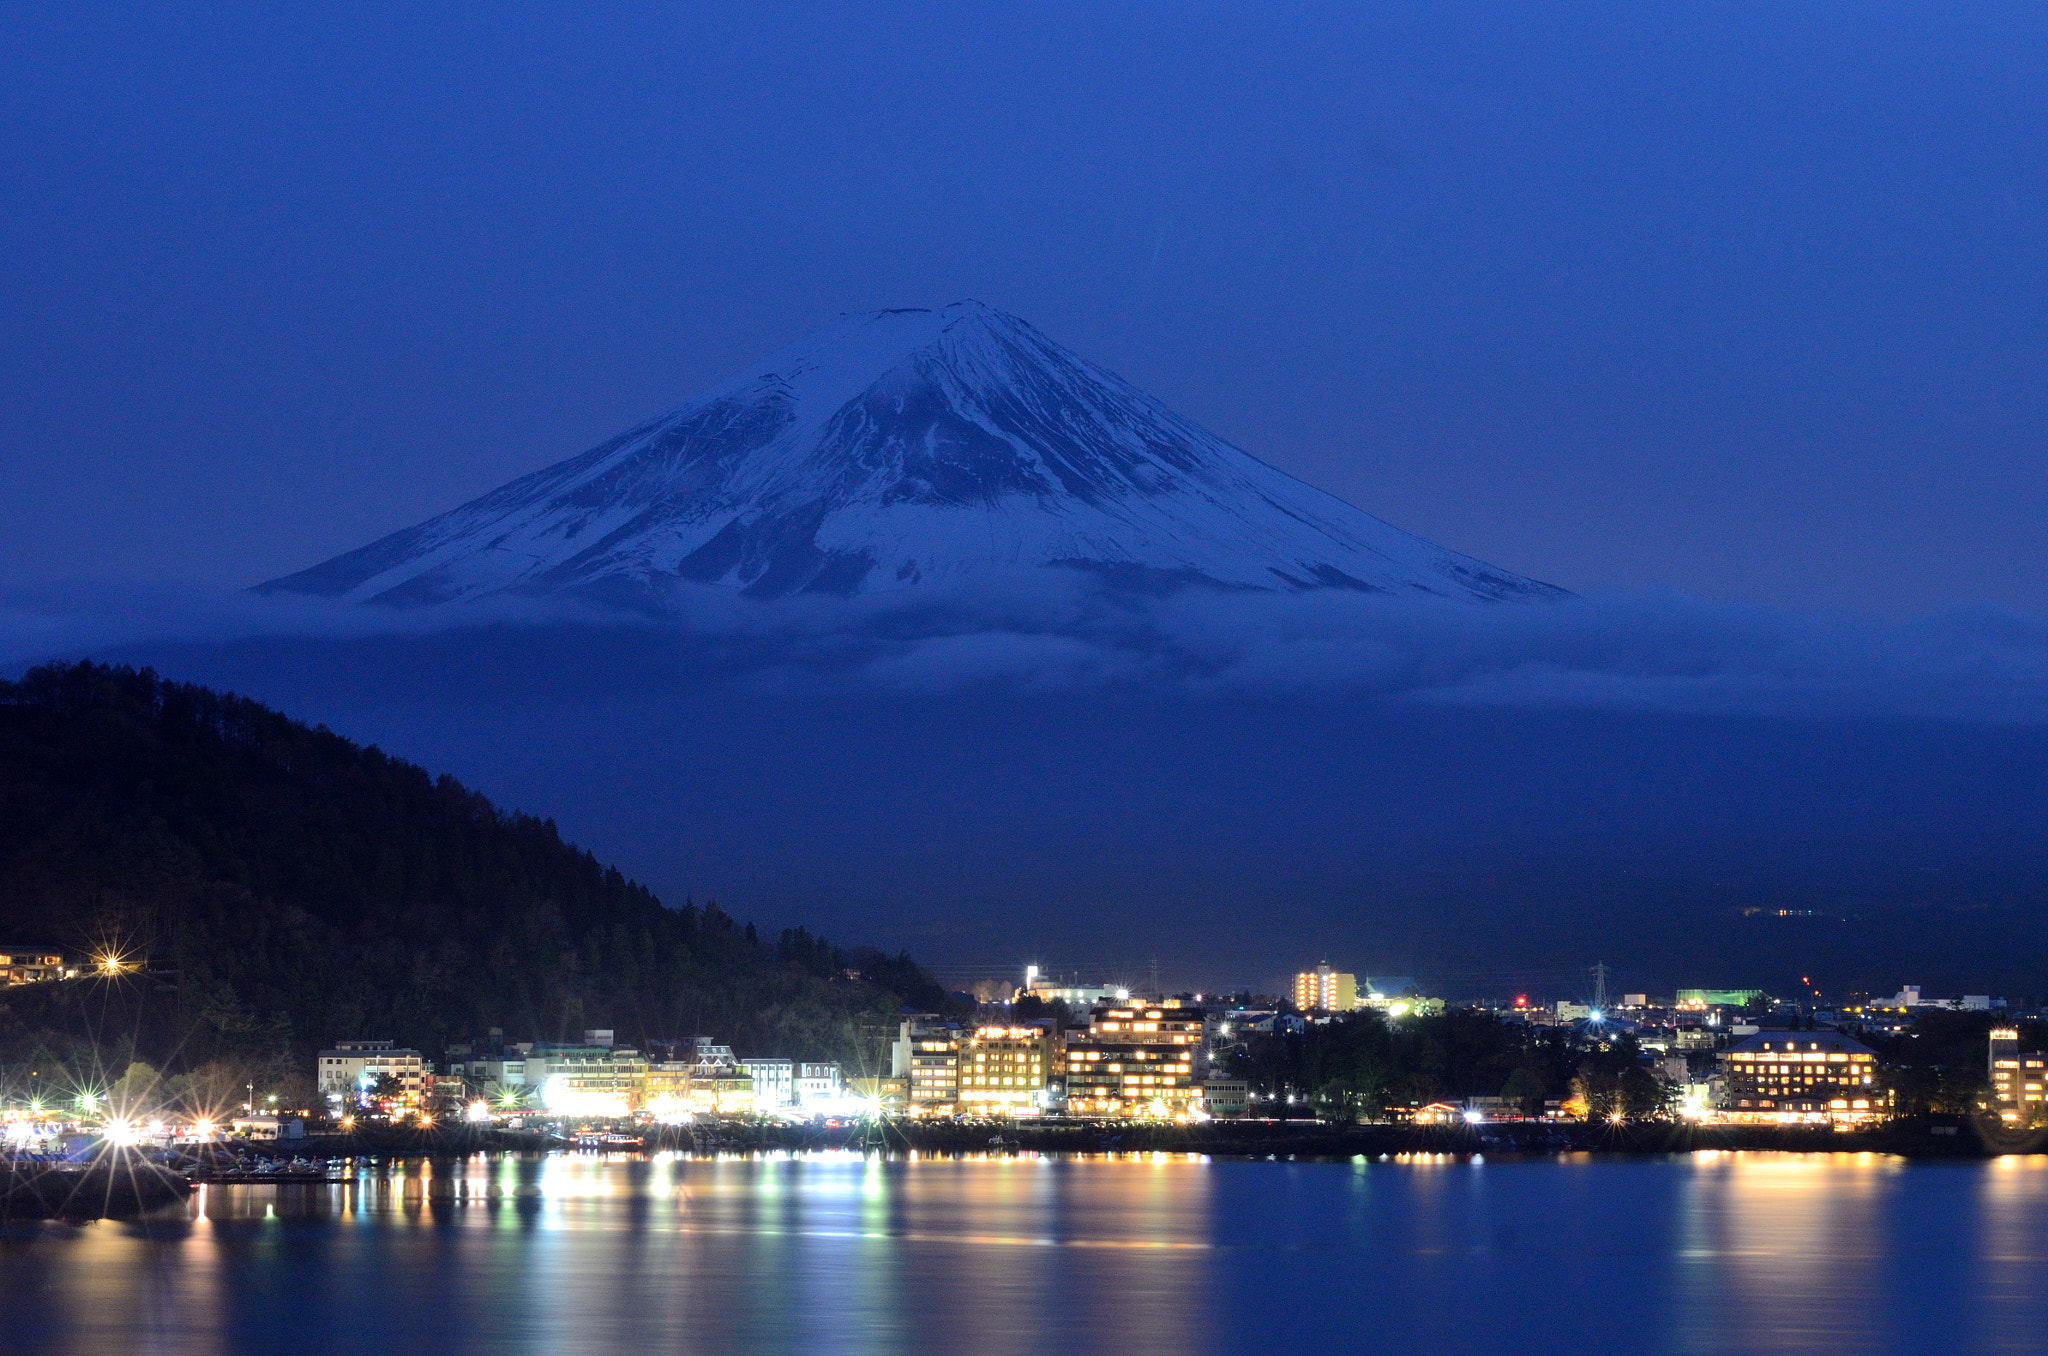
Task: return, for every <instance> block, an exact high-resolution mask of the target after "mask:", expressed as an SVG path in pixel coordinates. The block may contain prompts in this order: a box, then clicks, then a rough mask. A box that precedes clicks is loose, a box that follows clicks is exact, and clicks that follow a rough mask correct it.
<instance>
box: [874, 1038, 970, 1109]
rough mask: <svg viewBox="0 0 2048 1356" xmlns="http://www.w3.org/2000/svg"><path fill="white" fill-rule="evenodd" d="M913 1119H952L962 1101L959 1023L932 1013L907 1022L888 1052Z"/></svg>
mask: <svg viewBox="0 0 2048 1356" xmlns="http://www.w3.org/2000/svg"><path fill="white" fill-rule="evenodd" d="M889 1074H890V1076H891V1077H892V1078H900V1079H902V1080H903V1084H904V1101H905V1103H906V1105H907V1106H908V1108H909V1111H910V1114H911V1115H913V1116H950V1115H952V1114H953V1112H954V1110H955V1108H956V1107H957V1106H958V1104H959V1101H960V1024H959V1023H958V1022H949V1021H946V1020H945V1019H944V1018H941V1017H935V1016H931V1015H929V1014H927V1015H925V1016H921V1017H912V1018H909V1019H907V1020H906V1021H905V1022H904V1023H903V1024H902V1026H901V1027H900V1028H898V1032H897V1036H896V1041H895V1044H894V1045H893V1046H892V1047H891V1048H890V1052H889Z"/></svg>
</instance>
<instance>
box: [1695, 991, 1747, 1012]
mask: <svg viewBox="0 0 2048 1356" xmlns="http://www.w3.org/2000/svg"><path fill="white" fill-rule="evenodd" d="M1763 996H1764V991H1763V990H1762V989H1680V990H1679V991H1678V1004H1677V1005H1678V1006H1679V1007H1681V1008H1683V1009H1685V1010H1686V1011H1687V1012H1705V1011H1706V1010H1707V1009H1708V1008H1746V1007H1748V1006H1749V1005H1750V1004H1751V1003H1754V1002H1756V1001H1757V1000H1758V999H1760V998H1762V997H1763Z"/></svg>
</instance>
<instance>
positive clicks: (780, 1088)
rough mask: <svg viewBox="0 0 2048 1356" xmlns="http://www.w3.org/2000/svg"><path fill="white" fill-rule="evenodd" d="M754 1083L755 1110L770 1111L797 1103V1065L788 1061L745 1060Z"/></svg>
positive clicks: (744, 1065) (749, 1076)
mask: <svg viewBox="0 0 2048 1356" xmlns="http://www.w3.org/2000/svg"><path fill="white" fill-rule="evenodd" d="M740 1067H741V1068H742V1069H745V1070H746V1071H747V1077H748V1078H750V1079H752V1080H753V1083H754V1110H756V1111H768V1110H771V1109H772V1108H775V1107H779V1106H789V1105H790V1104H791V1103H793V1102H795V1101H796V1065H795V1064H793V1063H791V1062H790V1061H789V1060H786V1059H743V1060H741V1061H740Z"/></svg>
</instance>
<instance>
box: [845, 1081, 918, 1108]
mask: <svg viewBox="0 0 2048 1356" xmlns="http://www.w3.org/2000/svg"><path fill="white" fill-rule="evenodd" d="M846 1087H847V1091H848V1092H850V1093H852V1094H853V1096H855V1097H857V1098H859V1099H860V1100H861V1101H863V1102H866V1103H868V1104H870V1105H872V1106H873V1107H874V1109H875V1110H876V1111H878V1112H880V1113H881V1114H882V1115H884V1116H901V1115H902V1114H903V1113H904V1112H905V1111H906V1110H908V1109H909V1104H910V1103H909V1084H908V1082H907V1081H906V1080H904V1079H901V1078H896V1077H893V1076H892V1077H888V1078H852V1079H848V1080H847V1084H846Z"/></svg>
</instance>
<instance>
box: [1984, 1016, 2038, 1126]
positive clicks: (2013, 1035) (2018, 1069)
mask: <svg viewBox="0 0 2048 1356" xmlns="http://www.w3.org/2000/svg"><path fill="white" fill-rule="evenodd" d="M1991 1102H1992V1105H1993V1106H1994V1107H1995V1108H1996V1109H1997V1111H1998V1114H1999V1116H2000V1117H2002V1118H2003V1119H2005V1120H2008V1121H2030V1120H2032V1119H2033V1118H2034V1117H2035V1116H2036V1115H2038V1114H2040V1113H2041V1111H2042V1110H2043V1109H2044V1106H2043V1104H2044V1102H2048V1057H2044V1056H2042V1055H2022V1054H2021V1053H2020V1033H2019V1032H2018V1031H2016V1030H2014V1029H2013V1028H2012V1027H2009V1026H2001V1027H1993V1028H1992V1029H1991Z"/></svg>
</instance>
